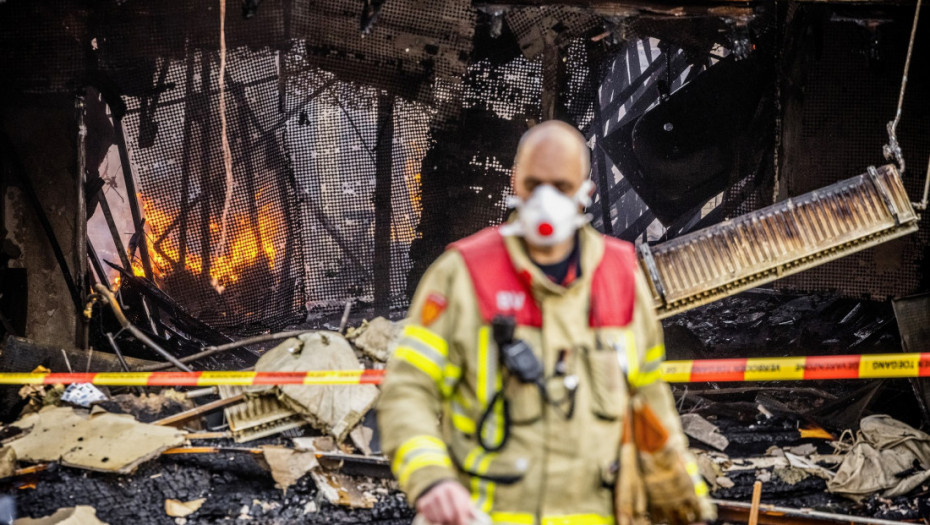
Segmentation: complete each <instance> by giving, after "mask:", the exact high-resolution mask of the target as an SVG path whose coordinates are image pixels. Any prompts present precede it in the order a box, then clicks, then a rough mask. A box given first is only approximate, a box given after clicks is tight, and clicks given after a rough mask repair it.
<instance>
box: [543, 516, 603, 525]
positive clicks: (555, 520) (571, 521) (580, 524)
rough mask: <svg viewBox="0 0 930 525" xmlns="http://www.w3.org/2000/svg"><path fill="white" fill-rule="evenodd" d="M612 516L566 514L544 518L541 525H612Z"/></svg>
mask: <svg viewBox="0 0 930 525" xmlns="http://www.w3.org/2000/svg"><path fill="white" fill-rule="evenodd" d="M613 523H614V517H613V516H603V515H600V514H568V515H565V516H546V517H543V519H542V525H613Z"/></svg>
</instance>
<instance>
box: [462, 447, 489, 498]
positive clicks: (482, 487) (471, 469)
mask: <svg viewBox="0 0 930 525" xmlns="http://www.w3.org/2000/svg"><path fill="white" fill-rule="evenodd" d="M496 457H497V453H495V452H485V451H484V449H482V448H481V447H476V448H474V449H472V451H471V452H469V453H468V455H467V456H465V461H464V462H463V467H464V468H465V471H466V472H468V473H470V474H472V475H471V480H470V481H471V482H470V483H469V485H470V487H471V500H472V502H473V503H474V504H475V506H476V507H477V508H478V509H479V510H481V511H482V512H485V513H487V512H490V511H491V508H492V507H493V505H494V491H495V489H496V488H497V484H496V483H494V482H491V481H488V480H486V479H482V478H480V477H477V476H475V475H473V474H480V475H484V474H487V472H488V470H489V469H490V467H491V462H492V461H493V460H494V458H496Z"/></svg>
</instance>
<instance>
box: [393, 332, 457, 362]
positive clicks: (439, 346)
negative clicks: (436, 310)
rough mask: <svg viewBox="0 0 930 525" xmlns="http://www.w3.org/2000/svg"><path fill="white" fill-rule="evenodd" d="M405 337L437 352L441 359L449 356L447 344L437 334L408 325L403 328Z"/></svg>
mask: <svg viewBox="0 0 930 525" xmlns="http://www.w3.org/2000/svg"><path fill="white" fill-rule="evenodd" d="M403 335H404V336H405V337H409V338H411V339H415V340H417V341H420V342H421V343H423V344H425V345H427V346H429V347H430V348H432V349H433V350H436V351H437V352H439V353H440V354H441V355H442V356H443V357H448V355H449V344H448V343H446V340H445V339H443V338H442V337H441V336H440V335H439V334H437V333H436V332H433V331H432V330H429V329H427V328H424V327H422V326H419V325H415V324H408V325H407V326H406V327H404V334H403Z"/></svg>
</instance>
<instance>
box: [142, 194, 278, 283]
mask: <svg viewBox="0 0 930 525" xmlns="http://www.w3.org/2000/svg"><path fill="white" fill-rule="evenodd" d="M139 200H140V201H141V202H142V206H143V209H144V211H145V223H146V228H147V230H148V231H147V232H146V234H147V235H146V240H147V243H148V249H149V250H148V251H149V258H150V259H151V261H152V271H153V272H154V273H155V277H156V278H159V279H160V278H164V277H165V276H166V275H167V274H169V273H170V272H172V271H175V270H176V269H178V267H180V266H181V265H182V261H180V258H181V253H180V249H179V246H178V243H177V231H168V230H169V228H172V227H173V228H175V229H177V228H178V225H177V224H175V216H173V215H172V214H170V213H168V212H166V211H164V210H162V209H160V208H158V207H156V206H155V205H154V203H153V202H152V201H150V200H149V199H147V198H145V197H144V196H143V195H142V194H139ZM256 222H257V225H256V224H255V223H253V222H252V219H251V218H250V217H249V216H248V215H246V214H237V215H235V216H233V217H230V226H232V227H233V228H232V229H233V231H234V232H235V234H234V235H232V236H231V237H230V238H231V239H232V242H231V243H230V244H229V247H228V249H223V250H220V249H215V251H220V252H222V255H218V256H213V257H211V259H210V279H211V280H213V281H214V282H216V283H218V284H220V285H223V286H226V285H229V284H230V283H234V282H236V281H238V280H239V276H240V274H241V272H242V270H243V269H245V268H247V267H249V266H252V265H255V264H259V263H262V261H263V264H265V265H267V266H268V267H269V268H274V266H275V262H276V259H277V256H278V252H279V250H278V247H277V246H276V245H275V240H276V239H280V238H282V237H283V232H284V217H283V215H282V214H281V212H280V211H278V210H276V209H272V205H270V204H267V205H264V206H262V207H261V208H259V209H258V217H257V219H256ZM256 226H257V227H256ZM218 230H219V227H218V225H217V224H216V223H214V222H211V223H210V233H211V237H213V236H215V235H218ZM165 232H168V235H166V236H165V240H164V241H163V242H161V243H159V246H155V241H156V240H157V239H160V238H161V237H162V236H163V235H165ZM214 240H215V239H214ZM190 245H193V243H190ZM190 245H189V246H190ZM197 246H199V242H197ZM217 248H219V247H217ZM183 267H184V268H185V269H186V270H187V271H189V272H191V273H193V274H197V275H199V274H202V273H203V270H204V264H203V260H202V258H201V255H200V254H199V253H191V252H190V251H188V253H186V254H185V259H184V261H183ZM133 273H135V274H136V275H141V274H143V272H142V264H141V262H139V261H134V262H133Z"/></svg>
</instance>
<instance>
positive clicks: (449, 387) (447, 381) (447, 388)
mask: <svg viewBox="0 0 930 525" xmlns="http://www.w3.org/2000/svg"><path fill="white" fill-rule="evenodd" d="M461 378H462V369H461V368H460V367H458V366H456V365H454V364H452V363H446V366H445V367H443V372H442V385H441V389H442V394H443V396H444V397H449V396H451V395H452V392H453V390H455V385H457V384H458V382H459V379H461Z"/></svg>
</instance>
